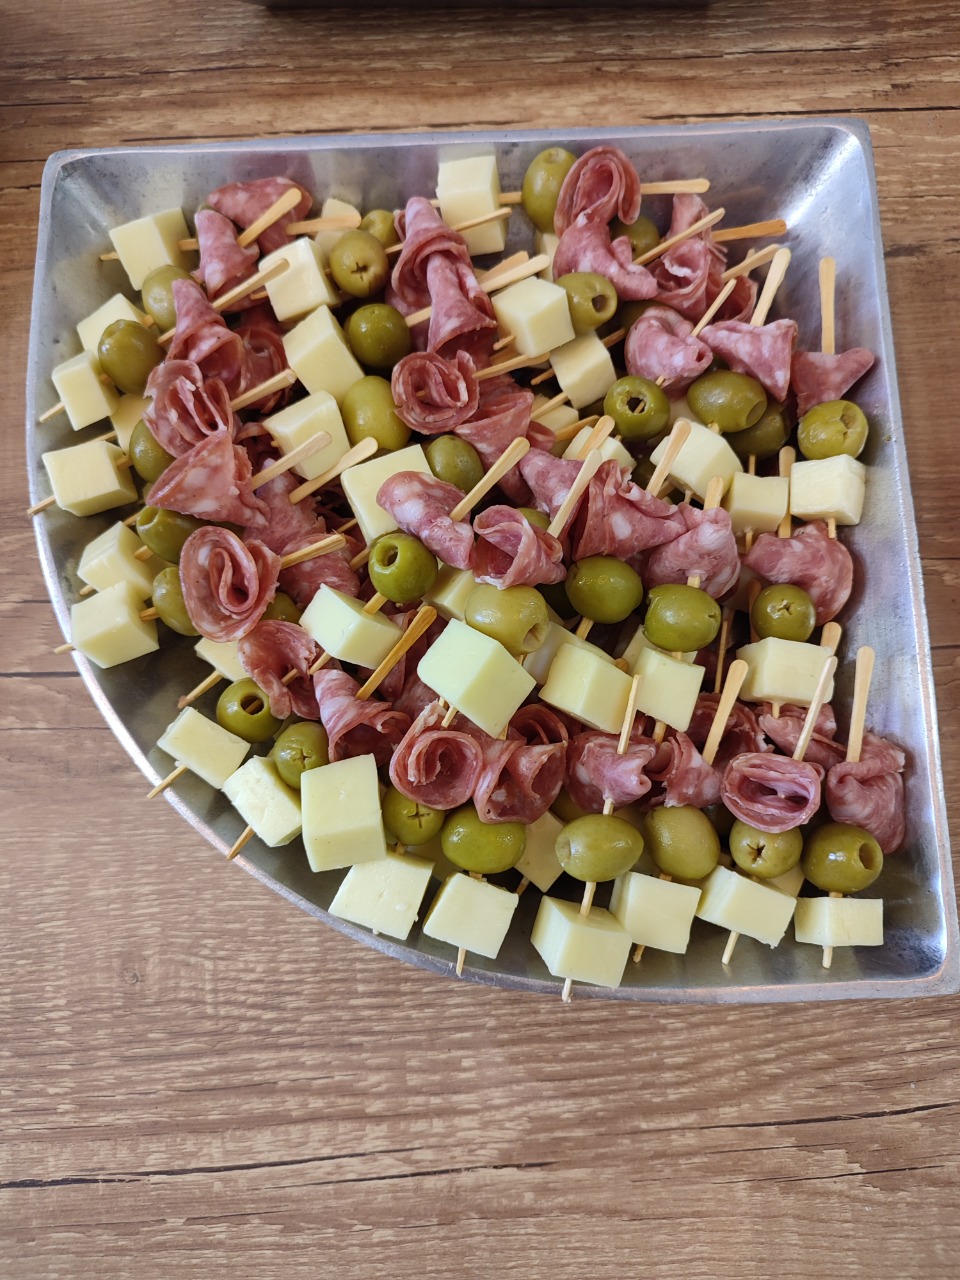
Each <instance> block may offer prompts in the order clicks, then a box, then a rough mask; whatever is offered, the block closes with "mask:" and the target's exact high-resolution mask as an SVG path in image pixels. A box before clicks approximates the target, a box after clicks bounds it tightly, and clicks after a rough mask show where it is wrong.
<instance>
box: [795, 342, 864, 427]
mask: <svg viewBox="0 0 960 1280" xmlns="http://www.w3.org/2000/svg"><path fill="white" fill-rule="evenodd" d="M874 361H875V356H874V354H873V352H872V351H868V350H867V348H866V347H851V349H850V350H849V351H838V352H837V353H836V355H828V354H826V353H825V352H823V351H795V352H794V354H793V360H792V361H791V364H790V382H791V384H792V386H793V389H794V391H795V392H796V393H797V414H798V416H799V417H801V418H802V417H803V415H804V414H805V413H806V412H807V410H808V409H812V408H813V407H814V405H817V404H823V403H824V402H825V401H827V400H842V399H843V397H844V396H845V395H846V393H847V392H848V391H849V390H850V388H851V387H852V386H853V384H854V383H855V382H859V381H860V379H861V378H862V377H863V375H864V374H865V373H866V372H867V371H868V370H870V369H872V368H873V365H874Z"/></svg>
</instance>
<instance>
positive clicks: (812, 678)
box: [737, 636, 833, 707]
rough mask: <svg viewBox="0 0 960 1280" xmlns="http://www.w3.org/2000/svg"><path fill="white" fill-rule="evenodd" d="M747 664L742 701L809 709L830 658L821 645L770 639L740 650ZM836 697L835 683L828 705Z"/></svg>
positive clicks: (739, 653)
mask: <svg viewBox="0 0 960 1280" xmlns="http://www.w3.org/2000/svg"><path fill="white" fill-rule="evenodd" d="M737 657H738V658H742V659H743V660H744V662H745V663H746V664H747V674H746V678H745V679H744V682H743V686H742V688H741V690H740V697H741V698H744V699H745V700H746V701H747V702H781V703H783V702H793V703H796V704H797V706H800V707H809V705H810V703H811V702H812V701H813V695H814V693H815V692H816V689H817V682H818V681H819V679H820V677H821V675H822V674H823V668H824V667H825V666H826V665H827V663H828V662H829V661H830V654H829V652H828V651H827V650H826V649H821V648H820V647H819V646H818V645H815V644H807V643H805V642H803V641H800V640H781V639H780V638H779V637H778V636H767V637H766V639H764V640H757V641H756V642H755V643H754V644H745V645H744V646H743V647H742V648H741V649H738V650H737ZM832 697H833V681H832V680H831V681H830V686H829V688H828V689H827V701H828V702H829V701H830V699H831V698H832Z"/></svg>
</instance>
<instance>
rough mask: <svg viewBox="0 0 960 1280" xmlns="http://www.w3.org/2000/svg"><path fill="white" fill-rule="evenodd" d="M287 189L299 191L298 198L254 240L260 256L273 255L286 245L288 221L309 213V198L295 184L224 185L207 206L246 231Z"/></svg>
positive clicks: (269, 181) (259, 180)
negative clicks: (288, 209) (295, 188)
mask: <svg viewBox="0 0 960 1280" xmlns="http://www.w3.org/2000/svg"><path fill="white" fill-rule="evenodd" d="M290 187H299V188H300V199H299V201H298V202H297V204H296V205H294V207H293V209H291V211H290V212H289V213H285V214H284V215H283V217H281V218H278V219H277V221H276V222H274V223H273V225H272V226H269V227H267V229H266V231H262V232H261V233H260V236H259V238H258V240H257V244H258V245H259V246H260V252H261V253H262V254H267V253H273V251H274V249H282V248H283V246H284V245H285V244H289V243H290V237H289V236H288V235H287V232H286V227H287V224H288V223H290V222H300V221H301V220H302V219H303V218H305V217H306V216H307V214H308V213H309V212H310V207H311V205H312V204H313V196H311V195H310V193H309V192H308V191H306V190H304V188H303V187H301V186H300V184H299V183H298V182H293V181H292V180H291V179H290V178H278V177H275V178H254V179H253V180H252V181H250V182H228V183H227V185H226V186H224V187H217V189H216V191H211V192H210V194H209V195H208V196H207V204H208V205H209V206H210V208H211V209H216V211H217V212H218V213H222V214H223V215H224V217H227V218H229V219H230V220H231V221H232V222H235V223H237V225H238V226H241V227H243V228H244V230H246V228H247V227H249V226H251V225H252V224H253V223H254V222H256V220H257V219H258V218H260V217H262V216H263V214H265V213H266V212H267V210H268V209H269V208H270V207H271V205H274V204H276V203H277V201H278V200H279V199H280V197H281V196H282V195H283V193H284V192H285V191H286V190H288V188H290Z"/></svg>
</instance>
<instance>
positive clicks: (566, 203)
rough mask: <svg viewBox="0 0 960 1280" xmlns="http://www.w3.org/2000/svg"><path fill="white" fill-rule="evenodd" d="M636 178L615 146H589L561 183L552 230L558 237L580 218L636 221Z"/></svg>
mask: <svg viewBox="0 0 960 1280" xmlns="http://www.w3.org/2000/svg"><path fill="white" fill-rule="evenodd" d="M640 200H641V194H640V175H639V174H638V173H637V171H636V169H635V168H634V166H633V163H632V161H631V160H630V159H629V158H628V157H627V156H625V155H624V153H623V152H622V151H620V150H618V148H616V147H593V148H592V149H591V150H590V151H587V152H585V153H584V154H583V155H582V156H580V158H579V159H578V160H576V161H575V162H574V164H573V165H572V167H571V169H570V171H569V173H568V174H567V176H566V177H565V178H564V180H563V185H562V186H561V188H560V195H559V197H558V198H557V209H556V213H555V214H554V218H553V228H554V230H555V231H556V233H557V235H558V236H562V235H563V233H564V232H565V231H566V229H567V228H568V227H570V226H572V225H573V223H574V222H576V221H577V219H578V218H580V217H581V216H585V217H587V218H588V219H589V220H590V221H591V222H611V221H612V220H613V219H614V218H619V219H620V221H621V222H627V223H630V222H636V220H637V218H638V217H639V215H640Z"/></svg>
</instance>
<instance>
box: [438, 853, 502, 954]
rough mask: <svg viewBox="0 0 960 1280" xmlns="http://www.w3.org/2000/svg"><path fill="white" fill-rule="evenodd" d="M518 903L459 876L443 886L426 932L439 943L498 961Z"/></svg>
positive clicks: (497, 890)
mask: <svg viewBox="0 0 960 1280" xmlns="http://www.w3.org/2000/svg"><path fill="white" fill-rule="evenodd" d="M519 902H520V899H519V897H518V896H517V894H515V893H511V892H510V891H509V889H501V888H499V887H498V886H497V885H495V884H490V883H489V882H488V881H486V880H473V879H471V877H470V876H467V875H464V874H463V872H457V874H456V875H452V876H449V877H448V878H447V879H446V880H445V881H444V882H443V887H442V888H441V890H440V892H439V893H438V894H437V896H436V897H435V898H434V900H433V904H432V905H431V907H430V910H429V911H428V912H427V916H426V919H425V920H424V922H423V932H424V933H425V934H426V935H427V937H428V938H436V939H437V941H438V942H449V943H450V945H451V946H452V947H463V948H464V949H465V950H466V951H473V952H474V953H475V954H476V955H478V956H486V957H487V958H488V959H490V960H495V959H496V958H497V955H498V954H499V952H500V948H501V947H502V946H503V940H504V938H505V937H506V936H507V930H508V929H509V928H510V921H511V920H512V919H513V913H514V911H516V909H517V906H518V904H519Z"/></svg>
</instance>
